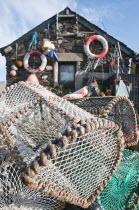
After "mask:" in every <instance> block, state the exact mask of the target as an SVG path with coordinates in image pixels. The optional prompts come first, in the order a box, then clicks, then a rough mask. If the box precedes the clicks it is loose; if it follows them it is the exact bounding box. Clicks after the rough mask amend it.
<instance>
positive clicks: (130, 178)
mask: <svg viewBox="0 0 139 210" xmlns="http://www.w3.org/2000/svg"><path fill="white" fill-rule="evenodd" d="M138 196H139V153H137V152H132V151H130V150H124V151H123V158H122V161H121V163H120V165H119V166H118V167H117V170H116V172H115V173H114V174H113V175H112V178H111V180H110V181H109V182H108V185H107V186H106V187H105V188H104V190H103V192H101V194H100V195H99V196H98V197H97V201H98V203H99V204H100V205H101V207H102V209H104V210H108V209H109V210H111V209H114V210H123V209H127V210H128V209H129V210H131V209H136V210H137V209H138V208H139V203H138V202H139V200H138V198H139V197H138Z"/></svg>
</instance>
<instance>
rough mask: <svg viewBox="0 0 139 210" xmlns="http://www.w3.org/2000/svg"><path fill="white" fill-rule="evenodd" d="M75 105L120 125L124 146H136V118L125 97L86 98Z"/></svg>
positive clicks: (131, 106)
mask: <svg viewBox="0 0 139 210" xmlns="http://www.w3.org/2000/svg"><path fill="white" fill-rule="evenodd" d="M76 105H78V106H79V107H81V108H82V109H84V110H86V111H88V112H90V113H92V114H94V115H98V116H103V117H107V118H109V119H111V120H114V121H116V122H117V123H119V124H120V125H121V129H122V131H123V135H124V139H125V144H126V145H127V146H133V145H136V144H137V142H138V137H137V118H136V114H135V110H134V107H133V104H132V103H131V101H130V100H129V99H128V98H127V97H125V96H110V97H109V96H107V97H86V98H84V99H81V100H80V101H78V102H77V103H76Z"/></svg>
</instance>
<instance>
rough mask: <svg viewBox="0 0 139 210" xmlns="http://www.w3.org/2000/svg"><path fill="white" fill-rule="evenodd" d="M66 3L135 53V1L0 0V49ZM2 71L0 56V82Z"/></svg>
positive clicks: (138, 38)
mask: <svg viewBox="0 0 139 210" xmlns="http://www.w3.org/2000/svg"><path fill="white" fill-rule="evenodd" d="M66 6H69V7H70V8H71V9H72V10H74V11H75V12H77V13H78V14H80V15H81V16H83V17H85V18H86V19H88V20H89V21H90V22H92V23H94V24H96V25H97V26H99V27H101V28H102V29H103V30H105V29H106V31H107V33H108V34H110V35H112V36H114V37H115V38H116V39H118V40H120V41H122V42H124V43H125V44H126V45H127V46H128V47H130V48H131V49H133V50H134V51H135V52H139V12H138V11H139V0H23V1H21V0H0V48H1V47H3V46H5V45H8V44H10V43H11V42H12V41H14V40H15V39H17V38H19V37H20V36H22V35H23V34H24V33H26V32H28V31H29V30H31V29H32V28H34V27H35V26H37V25H39V24H40V23H41V22H43V21H45V20H47V19H48V18H50V17H51V16H53V15H55V14H56V13H58V12H59V11H61V10H63V9H64V8H65V7H66ZM104 27H105V28H104ZM5 74H6V67H5V59H4V57H2V56H1V55H0V81H3V80H5Z"/></svg>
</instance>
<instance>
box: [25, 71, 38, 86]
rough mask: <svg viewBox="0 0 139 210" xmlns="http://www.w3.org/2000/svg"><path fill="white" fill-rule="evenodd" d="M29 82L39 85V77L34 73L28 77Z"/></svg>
mask: <svg viewBox="0 0 139 210" xmlns="http://www.w3.org/2000/svg"><path fill="white" fill-rule="evenodd" d="M27 81H28V82H31V83H33V84H36V85H39V80H38V77H37V76H36V75H35V74H33V73H32V74H30V75H29V76H28V78H27Z"/></svg>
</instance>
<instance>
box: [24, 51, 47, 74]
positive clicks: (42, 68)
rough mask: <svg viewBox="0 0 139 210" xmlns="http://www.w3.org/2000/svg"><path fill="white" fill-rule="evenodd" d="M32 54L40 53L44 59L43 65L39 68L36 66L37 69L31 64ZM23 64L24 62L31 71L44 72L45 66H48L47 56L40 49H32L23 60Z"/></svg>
mask: <svg viewBox="0 0 139 210" xmlns="http://www.w3.org/2000/svg"><path fill="white" fill-rule="evenodd" d="M32 55H39V56H40V58H41V60H42V63H41V65H40V66H39V68H36V69H33V68H31V67H30V66H29V58H30V56H32ZM23 64H24V68H25V69H26V70H27V71H28V72H30V73H40V72H42V71H43V70H44V69H45V67H46V64H47V58H46V56H45V55H44V54H43V53H42V52H41V51H40V50H32V51H31V52H28V53H27V54H26V55H25V57H24V60H23Z"/></svg>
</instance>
